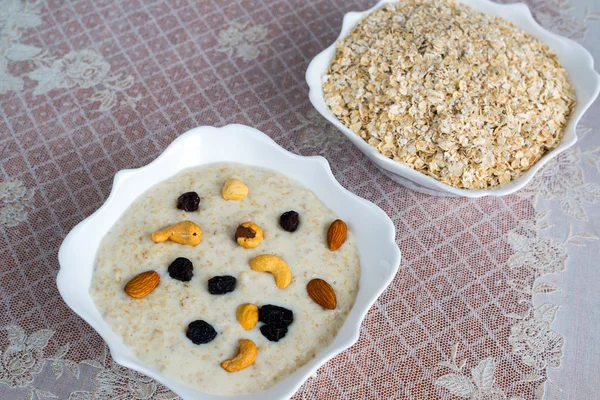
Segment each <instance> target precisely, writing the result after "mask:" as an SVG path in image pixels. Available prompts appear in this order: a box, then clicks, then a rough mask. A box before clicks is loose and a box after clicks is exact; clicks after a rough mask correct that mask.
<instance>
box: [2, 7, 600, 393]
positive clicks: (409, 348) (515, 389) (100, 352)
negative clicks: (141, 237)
mask: <svg viewBox="0 0 600 400" xmlns="http://www.w3.org/2000/svg"><path fill="white" fill-rule="evenodd" d="M586 2H587V5H586ZM372 3H373V1H351V0H336V1H328V0H311V1H295V2H288V1H285V0H280V1H267V0H257V1H251V0H242V1H236V2H233V1H229V0H213V1H209V0H202V1H196V0H148V1H143V0H119V1H117V0H68V1H65V0H48V1H39V0H0V155H1V156H0V298H1V299H2V301H1V302H0V327H1V328H0V352H1V354H0V398H1V399H8V400H11V399H40V400H41V399H48V398H59V399H73V400H75V399H78V400H84V399H85V400H87V399H149V398H153V399H174V398H176V397H177V396H176V395H175V394H174V393H172V392H171V391H169V390H168V389H167V388H165V387H164V386H162V385H160V384H157V383H156V382H155V381H153V380H152V379H149V378H147V377H145V376H143V375H141V374H139V373H136V372H134V371H131V370H128V369H126V368H123V367H120V366H119V365H117V364H115V363H114V362H113V361H112V360H111V357H110V355H109V354H107V348H106V346H105V345H104V343H103V341H102V339H101V338H100V337H99V336H98V335H97V334H96V333H95V332H94V331H93V330H92V329H91V328H90V327H89V326H88V325H87V324H86V323H85V322H83V321H82V320H81V319H80V318H79V317H77V316H76V315H75V314H73V313H72V312H71V311H70V309H69V308H68V307H67V306H66V305H65V303H64V302H63V301H62V299H61V297H60V296H59V294H58V291H57V289H56V285H55V278H56V273H57V271H58V262H57V250H58V247H59V245H60V243H61V241H62V239H63V237H64V236H65V235H66V233H67V232H68V231H69V230H70V229H71V228H72V227H73V226H74V225H75V224H77V223H78V222H79V221H81V220H82V219H83V218H85V217H86V216H88V215H90V214H91V213H92V212H93V211H94V210H96V209H97V208H98V207H99V206H100V205H101V204H102V202H103V201H104V199H105V198H106V197H107V195H108V193H109V192H110V188H111V184H112V179H113V175H114V174H115V172H116V171H118V170H119V169H122V168H136V167H139V166H142V165H144V164H146V163H148V162H150V161H151V160H152V159H154V158H155V157H156V156H157V155H158V154H159V153H160V152H161V151H162V150H163V149H164V148H165V147H166V146H167V145H168V144H169V143H170V142H171V141H172V140H173V139H174V138H175V137H177V135H179V134H181V133H183V132H185V131H186V130H188V129H190V128H193V127H195V126H198V125H217V126H220V125H224V124H227V123H232V122H235V123H242V124H247V125H250V126H254V127H256V128H258V129H260V130H262V131H264V132H265V133H267V134H268V135H269V136H271V137H272V138H273V139H275V140H276V141H277V142H278V143H279V144H281V145H282V146H283V147H285V148H286V149H288V150H290V151H292V152H295V153H299V154H305V155H309V154H321V155H323V156H325V157H327V158H328V159H329V160H330V162H331V166H332V169H333V171H334V173H335V175H336V177H337V179H338V180H339V181H340V182H341V183H342V185H344V186H345V187H347V188H348V189H350V190H351V191H353V192H354V193H356V194H358V195H360V196H362V197H364V198H366V199H368V200H370V201H373V202H374V203H376V204H377V205H378V206H379V207H381V208H382V209H384V210H385V211H386V212H387V213H388V214H389V215H390V216H391V217H392V219H393V221H394V223H395V225H396V229H397V242H398V245H399V246H400V248H401V250H402V252H403V260H402V263H401V266H400V271H399V272H398V274H397V276H396V278H395V279H394V281H393V283H392V285H391V286H390V288H389V289H388V290H386V291H385V293H384V294H383V295H382V296H381V298H380V299H379V301H378V302H377V303H376V304H375V305H374V306H373V307H372V309H371V310H370V312H369V314H368V315H367V317H366V320H365V322H364V324H363V325H362V328H361V335H360V339H359V341H358V343H357V344H356V345H354V346H353V347H352V348H350V349H349V350H348V351H346V352H344V353H342V354H340V355H339V356H337V357H335V358H334V359H333V360H332V361H330V362H329V363H327V364H326V365H325V366H324V367H322V368H321V369H319V371H318V373H317V374H315V375H314V376H313V377H311V378H310V379H309V380H308V381H307V382H306V384H304V386H302V388H301V389H300V390H299V392H298V393H297V395H296V396H295V397H294V398H295V399H325V398H327V399H342V398H344V399H396V398H398V399H399V398H413V399H425V398H427V399H435V398H441V399H456V398H470V399H479V400H483V399H486V400H501V399H533V398H541V397H542V396H543V394H544V392H545V393H546V397H547V398H563V399H597V398H599V397H598V396H599V395H598V394H597V393H598V390H600V341H598V340H597V332H598V331H599V329H600V296H598V294H597V293H598V289H597V288H598V285H597V282H598V280H599V279H600V272H599V270H598V258H599V257H600V246H598V242H597V241H596V240H597V236H598V235H600V232H599V226H598V220H599V216H600V214H599V205H598V203H599V202H600V177H599V175H598V172H599V169H600V136H599V135H598V134H599V133H600V130H599V128H598V126H599V125H600V119H599V115H600V107H599V105H598V102H596V103H595V104H594V106H593V107H592V109H591V110H590V111H589V112H588V113H587V115H586V116H585V117H584V119H583V121H582V122H581V124H580V127H579V130H578V132H579V136H580V141H579V142H578V144H577V146H576V147H574V148H572V149H571V150H569V151H567V152H565V153H564V154H562V155H560V156H559V157H558V158H557V159H556V160H554V161H552V162H551V163H550V165H548V167H546V168H545V169H544V170H543V172H541V173H540V174H539V175H538V177H537V178H536V179H535V181H534V182H533V183H532V184H531V185H529V187H527V188H526V189H525V190H523V191H521V192H520V193H518V194H516V195H512V196H508V197H504V198H483V199H478V200H468V199H458V198H439V197H430V196H427V195H422V194H419V193H415V192H412V191H410V190H408V189H406V188H403V187H400V186H397V185H395V184H394V183H392V181H390V180H389V179H387V178H386V177H385V176H384V175H382V174H381V173H380V172H379V171H378V170H377V169H375V167H374V166H373V165H372V164H371V163H370V162H369V161H368V160H367V159H366V158H365V157H364V156H363V155H362V154H361V153H360V152H359V151H358V150H357V149H356V148H355V147H354V146H352V145H351V144H350V142H348V141H347V140H345V138H344V137H343V136H342V135H341V134H340V133H339V132H337V131H336V130H335V129H333V128H332V127H331V126H330V125H329V124H328V123H327V122H326V121H325V120H324V119H322V118H321V117H320V116H319V115H318V114H317V113H316V112H315V110H314V109H313V108H312V107H311V105H310V104H309V102H308V99H307V92H308V90H307V86H306V84H305V82H304V72H305V70H306V67H307V65H308V62H309V61H310V60H311V58H312V57H313V56H314V55H315V54H317V53H318V52H319V51H320V50H321V49H323V48H324V47H326V46H328V45H329V44H330V43H331V42H332V41H333V40H334V38H335V37H336V36H337V33H338V29H339V27H340V23H341V19H342V15H343V14H344V13H345V12H347V11H350V10H362V9H365V8H367V7H368V6H370V5H371V4H372ZM529 5H530V7H531V8H532V9H533V12H534V15H535V17H536V18H537V20H538V21H540V23H542V24H543V25H544V26H546V27H547V28H549V29H551V30H553V31H555V32H557V33H559V34H562V35H565V36H568V37H571V38H573V39H575V40H578V41H579V42H580V43H582V44H583V45H584V46H586V47H587V48H588V49H589V50H590V51H591V52H592V54H593V55H594V57H595V58H596V62H598V61H600V60H599V59H598V58H599V57H600V39H599V38H600V24H599V20H600V13H599V11H600V4H599V3H598V2H597V1H596V0H531V1H529Z"/></svg>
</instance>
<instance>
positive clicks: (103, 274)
mask: <svg viewBox="0 0 600 400" xmlns="http://www.w3.org/2000/svg"><path fill="white" fill-rule="evenodd" d="M231 177H234V178H237V179H239V181H241V182H243V183H244V184H245V185H247V187H248V190H249V193H248V195H247V197H245V198H244V199H243V200H237V201H236V200H224V199H223V197H222V193H221V191H222V188H223V185H224V183H225V182H226V181H227V180H228V179H229V178H231ZM190 191H194V192H196V193H197V194H198V195H199V196H200V199H201V200H200V205H199V209H198V211H192V212H186V211H182V210H180V209H178V208H177V207H176V203H177V199H178V196H180V195H181V194H182V193H186V192H190ZM188 200H189V199H188ZM192 200H193V199H192ZM177 205H179V204H177ZM289 210H294V211H296V212H297V213H298V214H299V220H300V223H299V226H298V228H297V230H296V231H295V232H288V231H286V230H284V229H283V228H282V226H281V225H280V216H281V215H282V214H283V213H285V212H287V211H289ZM336 219H337V216H336V215H335V214H334V213H333V212H332V211H331V210H329V209H328V208H327V207H326V206H325V205H324V204H323V203H322V202H321V201H320V200H319V199H318V198H317V197H316V196H315V195H314V194H313V193H312V192H311V191H310V190H308V189H307V188H306V187H304V186H303V185H302V184H300V183H299V182H296V181H294V180H292V179H290V178H288V177H286V176H284V175H282V174H280V173H277V172H275V171H272V170H267V169H261V168H256V167H250V166H246V165H242V164H231V163H228V164H213V165H209V166H204V167H196V168H191V169H187V170H184V171H182V172H180V173H179V174H177V175H175V176H174V177H172V178H169V179H167V180H165V181H163V182H161V183H159V184H157V185H155V186H154V187H152V188H150V189H149V190H148V191H146V192H145V193H144V194H142V195H141V196H140V197H139V198H137V199H136V200H135V201H134V202H133V203H132V204H131V206H130V207H129V208H128V209H127V210H126V211H125V212H124V214H123V215H122V216H121V217H120V219H119V220H118V221H117V223H116V224H115V225H114V226H113V227H112V228H111V230H110V231H109V233H108V234H107V235H106V237H105V238H104V239H103V240H102V243H101V245H100V249H99V251H98V255H97V261H96V266H95V269H94V274H93V280H92V286H91V289H90V292H91V295H92V298H93V300H94V302H95V304H96V306H97V307H98V309H99V311H100V313H101V314H102V316H103V317H104V319H105V320H106V321H107V323H108V324H109V325H110V326H111V328H112V329H113V330H114V331H115V332H116V333H117V334H118V335H119V336H120V337H121V338H122V339H123V341H124V343H125V344H126V345H127V346H128V347H129V348H131V349H132V350H133V351H134V352H135V354H136V355H137V356H138V357H139V358H140V359H141V360H143V361H144V362H146V363H147V364H148V365H149V366H150V367H152V368H154V369H156V370H158V371H160V372H161V373H162V374H164V375H165V376H168V377H170V378H173V379H176V380H179V381H181V382H183V383H185V384H187V385H189V386H191V387H194V388H196V389H199V390H201V391H204V392H207V393H211V394H219V395H238V394H244V393H252V392H256V391H259V390H263V389H266V388H268V387H270V386H272V385H273V384H274V383H276V382H277V381H278V380H280V379H282V378H284V377H286V376H288V375H289V374H291V373H292V372H294V371H295V370H296V369H298V368H299V367H301V366H302V365H304V364H305V363H307V362H308V361H309V360H311V359H312V358H313V357H315V355H316V354H317V353H318V352H320V351H321V350H323V349H324V348H325V347H326V346H328V345H329V344H330V343H331V342H332V341H333V339H334V338H335V336H336V334H337V332H338V330H339V329H340V328H341V326H342V324H343V322H344V320H345V318H346V316H347V314H348V312H349V311H350V309H351V307H352V305H353V304H354V300H355V298H356V294H357V290H358V280H359V275H360V265H359V258H358V252H357V249H356V244H355V239H354V237H353V235H352V232H351V227H350V229H348V233H347V239H346V241H345V242H344V244H343V245H342V246H341V247H340V248H339V249H338V250H337V251H331V250H330V249H329V247H328V242H327V240H328V238H327V236H328V235H327V233H328V227H329V226H330V224H332V222H333V221H334V220H336ZM181 221H192V222H193V223H195V224H196V225H197V226H199V227H200V228H201V229H202V240H201V242H200V243H199V244H197V245H195V246H188V245H182V244H179V243H175V242H173V241H165V242H162V243H155V241H153V238H152V234H153V233H154V232H156V231H158V230H159V229H162V228H164V227H166V226H168V225H171V224H175V223H178V222H181ZM244 222H253V223H254V224H256V225H257V226H259V227H260V228H261V229H262V234H263V236H264V238H263V240H262V242H260V243H259V245H258V246H257V247H255V248H244V247H242V246H241V245H240V244H238V242H236V239H235V237H234V235H236V231H238V232H239V229H241V228H239V226H240V225H241V224H242V223H244ZM286 223H289V221H287V222H286ZM284 225H285V224H284ZM246 226H255V225H246ZM344 226H345V224H344ZM264 254H274V255H277V256H279V257H281V259H283V260H285V262H286V263H287V265H288V266H289V269H290V270H291V275H292V279H291V283H290V284H289V286H287V287H286V288H285V289H280V288H278V287H277V286H276V284H275V281H274V275H272V274H270V273H266V272H257V271H255V270H252V269H251V268H250V266H249V264H250V261H251V260H252V259H253V258H254V257H256V256H259V255H264ZM178 257H184V258H187V259H189V260H190V261H191V262H192V264H193V277H192V278H191V280H189V281H188V282H183V281H181V280H177V279H174V278H172V277H171V276H172V275H171V276H170V274H169V272H167V268H168V267H169V265H171V263H172V262H173V261H174V260H175V259H176V258H178ZM152 270H154V271H156V272H157V273H158V275H159V276H160V282H159V284H158V286H157V287H156V288H155V289H154V290H152V291H151V292H150V293H149V294H147V295H146V296H145V297H142V298H137V299H136V298H132V297H131V296H129V295H128V294H126V293H125V291H124V287H125V285H126V284H127V283H128V282H129V281H130V280H131V279H132V278H133V277H135V276H136V275H138V274H140V273H142V272H145V271H152ZM225 275H230V276H233V277H235V278H236V279H237V283H236V285H235V289H234V290H233V291H232V292H228V293H226V294H221V295H214V294H211V293H209V289H208V280H209V279H211V278H213V277H216V276H225ZM314 278H320V279H322V280H324V281H326V282H328V283H329V284H330V285H331V287H332V288H333V290H334V291H335V295H336V297H337V306H336V307H335V309H333V310H329V309H325V308H324V307H321V305H319V304H317V303H315V301H314V300H313V299H311V297H312V296H309V295H308V294H307V284H308V282H309V281H311V280H313V279H314ZM213 283H214V281H213ZM244 303H253V304H255V305H257V306H258V307H259V308H260V307H262V306H264V305H268V304H272V305H277V306H281V307H284V308H287V309H289V310H291V311H292V312H293V322H292V323H291V325H289V326H288V331H287V334H285V336H284V337H283V338H282V339H280V340H279V341H278V342H275V341H270V340H268V339H267V338H266V336H263V334H262V332H261V329H260V327H261V325H263V324H262V323H261V322H259V323H258V324H257V325H256V326H254V327H253V328H251V329H249V330H245V329H244V328H243V327H242V326H241V325H240V322H238V320H237V319H236V310H237V308H238V306H240V305H242V304H244ZM196 320H203V321H206V323H208V324H210V325H212V327H213V328H214V330H215V331H216V337H215V338H214V339H213V340H212V341H210V342H208V343H204V344H199V345H197V344H194V343H193V342H192V340H191V339H190V338H189V336H186V331H187V329H188V325H189V324H190V323H192V322H193V321H196ZM240 339H249V340H251V341H252V342H254V343H255V344H256V346H257V348H258V356H257V357H256V360H255V362H254V364H252V365H250V366H248V367H247V368H244V369H241V370H239V371H237V372H227V371H226V370H225V369H224V368H225V367H223V368H222V367H221V362H223V361H224V360H229V359H231V358H233V357H234V356H235V355H236V354H237V351H238V350H237V349H238V348H239V347H240V345H239V344H238V340H240Z"/></svg>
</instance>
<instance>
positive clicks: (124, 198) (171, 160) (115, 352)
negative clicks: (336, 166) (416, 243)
mask: <svg viewBox="0 0 600 400" xmlns="http://www.w3.org/2000/svg"><path fill="white" fill-rule="evenodd" d="M232 145H233V146H234V148H231V147H229V148H228V147H227V146H232ZM215 146H216V147H215ZM221 146H225V147H221ZM203 149H204V150H203ZM209 149H210V150H209ZM209 153H210V154H209ZM243 154H246V155H247V157H246V158H244V161H245V162H244V163H245V164H249V165H257V166H263V167H266V168H271V169H276V168H274V167H279V168H277V169H276V170H278V171H281V172H282V173H284V174H286V175H287V176H290V177H291V178H293V179H296V180H298V181H300V182H302V183H303V184H304V185H305V186H307V187H308V188H309V189H311V190H312V191H313V192H314V193H315V194H316V195H317V197H319V199H321V200H322V201H323V202H324V203H325V204H326V205H327V206H328V207H329V208H330V209H332V210H333V211H334V212H335V213H336V214H337V215H338V216H339V217H340V218H342V219H344V220H346V222H347V223H348V225H349V227H350V228H351V229H353V231H354V232H355V235H356V239H357V246H358V250H359V257H360V264H361V277H360V280H359V291H358V294H357V298H356V301H355V304H354V306H353V307H352V309H351V310H350V313H349V314H348V316H347V318H346V321H345V322H344V324H343V326H342V328H340V330H339V332H338V334H337V336H336V338H335V339H334V341H333V342H332V343H331V344H330V345H329V346H328V347H327V348H325V349H323V350H322V351H321V352H320V353H318V354H317V356H316V357H315V358H313V359H312V360H310V361H309V362H308V363H307V364H306V365H304V366H303V367H301V368H300V369H298V370H296V371H295V372H294V373H293V374H292V375H289V376H288V377H287V378H285V379H283V380H282V381H280V382H278V383H277V384H275V385H274V386H273V387H271V388H269V389H267V390H265V391H261V392H257V393H254V394H250V395H243V396H237V397H242V398H244V399H247V400H259V399H260V400H266V399H284V398H289V397H291V396H292V395H293V394H294V393H295V392H296V391H297V390H298V388H299V387H300V386H301V385H302V384H303V383H304V381H305V380H306V379H308V377H309V376H311V374H313V373H314V372H315V371H316V370H317V369H318V368H319V367H320V366H322V365H323V364H325V363H326V362H327V361H328V360H330V359H331V358H333V357H334V356H336V355H337V354H339V353H341V352H342V351H344V350H345V349H347V348H349V347H350V346H352V345H353V344H354V343H356V341H357V340H358V338H359V333H360V326H361V323H362V321H363V319H364V317H365V316H366V314H367V311H368V310H369V308H370V307H371V306H372V305H373V304H374V303H375V301H376V300H377V298H378V297H379V295H380V294H381V293H382V292H383V291H384V290H385V288H387V286H388V285H389V284H390V283H391V281H392V279H393V278H394V276H395V275H396V272H397V270H398V268H399V264H400V249H399V248H398V246H397V245H396V242H395V233H396V231H395V227H394V225H393V223H392V221H391V220H390V218H389V216H388V215H387V214H386V213H385V212H384V211H383V210H381V209H380V208H379V207H377V206H376V205H375V204H373V203H371V202H369V201H367V200H365V199H362V198H360V197H358V196H356V195H355V194H353V193H351V192H349V191H348V190H346V189H345V188H344V187H342V186H341V185H340V184H339V183H338V182H337V180H336V179H335V177H334V176H333V173H332V172H331V169H330V167H329V164H328V162H327V160H325V159H324V158H323V157H320V156H311V157H306V156H300V155H296V154H293V153H290V152H288V151H287V150H285V149H283V148H282V147H280V146H279V145H278V144H277V143H275V142H274V141H273V140H272V139H270V138H269V137H268V136H267V135H265V134H264V133H262V132H260V131H258V130H256V129H254V128H251V127H248V126H244V125H237V124H233V125H227V126H224V127H221V128H215V127H209V126H203V127H198V128H194V129H191V130H190V131H188V132H186V133H184V134H182V135H181V136H179V137H178V138H176V139H175V140H174V141H173V142H172V143H171V144H170V145H169V146H168V147H167V149H166V150H165V151H164V152H163V153H162V154H161V155H160V156H158V157H157V158H156V159H155V160H154V161H152V162H151V163H150V164H148V165H146V166H144V167H141V168H138V169H128V170H121V171H119V172H118V173H117V174H116V175H115V177H114V182H113V187H112V190H111V193H110V195H109V196H108V198H107V199H106V201H105V203H104V204H103V205H102V206H101V207H100V208H99V209H98V210H97V211H96V212H94V213H93V214H92V215H90V216H89V217H88V218H86V219H85V220H83V221H82V222H80V223H79V224H78V225H77V226H75V227H74V228H73V229H72V230H71V231H70V232H69V234H68V235H67V236H66V237H65V239H64V241H63V243H62V244H61V246H60V249H59V254H58V258H59V263H60V270H59V272H58V276H57V286H58V289H59V292H60V294H61V296H62V297H63V299H64V301H65V302H66V303H67V305H68V306H69V307H70V308H71V309H73V311H75V312H76V313H77V314H78V315H79V316H81V317H82V318H83V319H84V320H85V321H86V322H88V323H89V324H90V325H91V326H92V328H94V329H95V330H96V331H97V332H98V333H99V334H100V336H102V338H103V339H104V340H105V342H106V343H107V345H108V347H109V348H110V351H111V354H112V357H113V359H114V360H115V361H116V362H117V363H119V364H121V365H123V366H125V367H128V368H131V369H134V370H136V371H139V372H141V373H143V374H145V375H148V376H150V377H152V378H154V379H156V380H157V381H159V382H161V383H163V384H164V385H165V386H167V387H169V388H170V389H171V390H173V391H174V392H176V393H177V394H178V395H180V396H181V397H183V398H184V399H197V400H217V399H228V398H234V397H236V396H216V395H210V394H206V393H203V392H200V391H198V390H195V389H192V388H190V387H188V386H186V385H185V384H182V383H179V382H176V381H174V380H172V379H170V378H167V377H165V376H163V375H162V374H161V373H160V372H159V371H156V370H153V369H151V368H149V367H148V366H147V365H146V364H145V363H144V362H142V361H141V360H138V359H137V357H136V356H135V355H134V353H133V352H132V351H131V350H129V349H128V348H127V347H126V346H125V345H124V344H123V342H122V340H121V339H120V338H119V337H118V336H117V335H116V334H115V333H114V332H113V331H112V330H111V329H110V327H109V326H108V324H107V323H106V322H104V320H103V319H102V317H101V315H100V313H99V312H98V310H97V309H96V307H95V305H94V303H93V301H92V299H91V296H90V295H89V287H90V283H91V276H92V271H93V268H94V264H95V254H96V251H97V249H98V247H99V244H100V240H101V239H102V237H104V235H105V233H106V232H107V231H108V229H109V228H110V227H111V226H112V225H113V224H114V222H115V221H116V220H117V219H118V218H119V217H120V216H121V215H122V213H123V212H124V211H125V210H126V209H127V207H128V206H129V205H130V204H131V202H133V200H135V198H136V197H137V196H138V195H140V194H142V193H143V192H144V191H145V190H147V189H148V188H150V187H151V186H153V185H155V184H156V183H158V182H160V181H162V180H164V179H167V178H168V177H170V176H173V175H174V174H176V173H178V172H179V171H181V170H182V169H185V168H188V167H191V166H199V165H207V164H211V163H214V162H235V161H236V160H239V159H240V155H243ZM210 157H213V158H216V159H218V160H217V161H207V160H208V159H211V158H210ZM211 160H212V159H211ZM247 160H250V161H247ZM281 162H285V163H284V165H283V166H282V164H277V163H281ZM291 170H294V172H293V173H291V174H290V173H286V172H283V171H287V172H289V171H291ZM307 179H310V182H309V183H308V184H307V182H308V181H307ZM313 182H314V183H313ZM136 193H137V194H136ZM322 196H323V197H322ZM340 200H341V201H340ZM367 223H368V224H367ZM367 225H368V226H367ZM357 227H358V228H360V229H356V228H357ZM363 231H364V232H363ZM367 235H372V237H373V239H372V240H371V239H368V236H367ZM375 238H376V239H375ZM368 241H370V242H372V243H371V244H370V245H369V247H367V246H368V245H367V244H366V243H367V242H368ZM371 246H374V248H373V250H369V248H371ZM375 248H377V251H376V250H375ZM375 253H377V254H375ZM367 271H368V274H367ZM217 367H218V366H217Z"/></svg>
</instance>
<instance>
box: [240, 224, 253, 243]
mask: <svg viewBox="0 0 600 400" xmlns="http://www.w3.org/2000/svg"><path fill="white" fill-rule="evenodd" d="M255 237H256V232H254V231H253V230H252V229H250V228H246V227H245V226H242V225H240V226H238V228H237V230H236V231H235V238H236V240H237V239H238V238H249V239H252V238H255Z"/></svg>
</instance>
